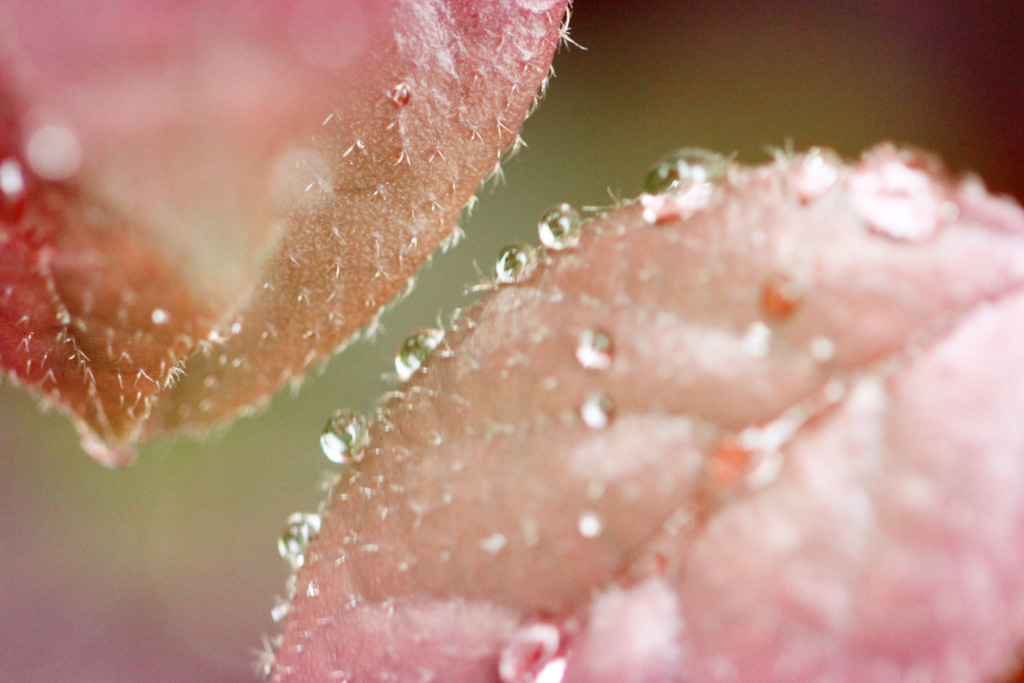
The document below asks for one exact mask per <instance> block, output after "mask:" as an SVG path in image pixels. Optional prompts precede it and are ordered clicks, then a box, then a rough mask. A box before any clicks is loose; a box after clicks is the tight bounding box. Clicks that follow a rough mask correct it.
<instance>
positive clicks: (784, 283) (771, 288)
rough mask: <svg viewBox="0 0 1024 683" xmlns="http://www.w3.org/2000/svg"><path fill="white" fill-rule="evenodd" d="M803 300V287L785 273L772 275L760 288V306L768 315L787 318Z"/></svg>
mask: <svg viewBox="0 0 1024 683" xmlns="http://www.w3.org/2000/svg"><path fill="white" fill-rule="evenodd" d="M802 302H803V288H802V287H801V286H800V284H799V283H798V282H797V281H796V280H793V279H792V278H790V277H789V276H787V275H774V276H772V277H770V278H768V280H766V281H765V283H764V286H763V287H762V288H761V308H762V309H764V312H765V313H767V314H768V315H770V316H774V317H776V318H788V317H789V316H791V315H793V313H794V312H795V311H796V309H797V308H798V307H799V306H800V304H801V303H802Z"/></svg>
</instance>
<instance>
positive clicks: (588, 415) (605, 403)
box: [580, 391, 614, 429]
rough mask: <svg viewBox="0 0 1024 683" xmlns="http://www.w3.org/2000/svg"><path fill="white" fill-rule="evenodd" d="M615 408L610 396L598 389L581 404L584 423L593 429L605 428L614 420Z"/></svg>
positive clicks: (581, 415)
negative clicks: (609, 398)
mask: <svg viewBox="0 0 1024 683" xmlns="http://www.w3.org/2000/svg"><path fill="white" fill-rule="evenodd" d="M613 411H614V408H613V406H612V402H611V401H610V400H608V397H607V396H605V395H604V394H602V393H601V392H599V391H596V392H594V393H592V394H590V395H589V396H587V398H585V399H584V400H583V405H581V406H580V417H581V418H582V419H583V424H585V425H587V426H588V427H590V428H591V429H604V428H605V427H607V426H608V425H609V424H610V423H611V421H612V414H613Z"/></svg>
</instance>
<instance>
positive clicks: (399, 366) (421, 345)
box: [395, 327, 444, 382]
mask: <svg viewBox="0 0 1024 683" xmlns="http://www.w3.org/2000/svg"><path fill="white" fill-rule="evenodd" d="M443 339H444V330H435V329H430V328H426V327H425V328H422V329H419V330H416V332H414V333H413V334H411V335H410V336H409V337H408V338H406V340H405V341H404V342H402V347H401V348H400V349H398V354H397V355H396V356H395V371H396V372H397V373H398V377H399V379H401V380H402V381H403V382H404V381H405V380H407V379H409V378H410V377H412V376H413V374H414V373H415V372H416V371H417V370H419V369H420V368H421V367H422V366H423V364H424V363H425V362H426V361H427V358H429V357H430V354H431V353H433V351H434V349H436V348H437V347H438V345H439V344H440V343H441V341H442V340H443Z"/></svg>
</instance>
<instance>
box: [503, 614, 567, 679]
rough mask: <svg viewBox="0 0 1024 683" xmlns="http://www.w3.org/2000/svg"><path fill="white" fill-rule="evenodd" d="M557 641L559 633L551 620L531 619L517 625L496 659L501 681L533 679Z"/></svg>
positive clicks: (550, 656) (549, 659)
mask: <svg viewBox="0 0 1024 683" xmlns="http://www.w3.org/2000/svg"><path fill="white" fill-rule="evenodd" d="M561 642H562V636H561V633H560V632H559V630H558V627H556V626H555V625H553V624H547V623H533V624H528V625H526V626H523V627H521V628H520V629H519V630H518V631H516V632H515V634H514V635H513V636H512V639H511V640H510V641H509V642H508V644H507V645H506V646H505V647H504V649H502V651H501V655H500V657H499V659H498V676H499V678H500V679H501V681H502V683H536V681H538V680H539V674H540V673H541V672H542V671H543V670H544V669H545V667H546V666H547V665H549V664H551V663H552V661H554V659H555V655H557V654H558V648H559V646H560V645H561ZM559 680H560V678H559Z"/></svg>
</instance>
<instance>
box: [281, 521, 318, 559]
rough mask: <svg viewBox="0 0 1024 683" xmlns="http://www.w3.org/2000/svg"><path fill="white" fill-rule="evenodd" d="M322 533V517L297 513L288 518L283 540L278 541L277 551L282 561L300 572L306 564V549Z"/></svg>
mask: <svg viewBox="0 0 1024 683" xmlns="http://www.w3.org/2000/svg"><path fill="white" fill-rule="evenodd" d="M319 533H320V515H317V514H313V513H306V512H296V513H294V514H292V516H291V517H289V518H288V523H287V525H285V528H284V532H283V533H282V534H281V538H279V539H277V551H278V552H279V553H281V557H282V559H285V560H287V561H288V563H289V564H291V566H292V569H295V570H298V569H299V568H300V567H301V566H302V565H304V564H305V563H306V548H308V547H309V543H310V541H312V540H313V539H314V538H316V535H317V534H319Z"/></svg>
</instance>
